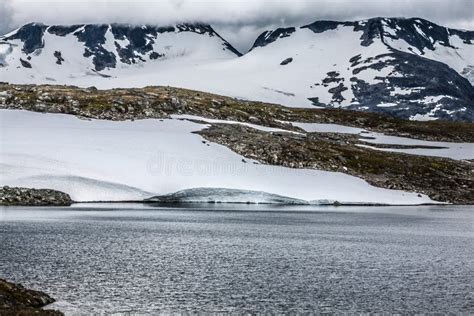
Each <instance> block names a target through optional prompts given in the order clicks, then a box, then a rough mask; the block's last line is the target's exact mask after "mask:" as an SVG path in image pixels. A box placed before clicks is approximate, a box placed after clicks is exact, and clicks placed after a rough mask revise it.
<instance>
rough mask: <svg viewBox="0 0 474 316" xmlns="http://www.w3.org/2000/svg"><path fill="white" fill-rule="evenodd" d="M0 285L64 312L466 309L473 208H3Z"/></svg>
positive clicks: (0, 210) (472, 306)
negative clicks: (32, 292)
mask: <svg viewBox="0 0 474 316" xmlns="http://www.w3.org/2000/svg"><path fill="white" fill-rule="evenodd" d="M0 220H1V222H0V254H1V255H0V277H4V278H6V279H9V280H12V281H15V282H21V283H23V284H24V285H27V286H31V287H34V288H38V289H42V290H45V291H46V292H48V293H49V294H51V295H52V296H53V297H55V298H57V299H58V300H59V302H58V303H56V304H55V306H54V307H56V308H60V309H61V310H63V311H66V312H67V313H71V314H74V313H85V314H88V313H92V312H125V313H126V312H132V313H151V312H155V313H156V312H163V313H166V312H183V311H205V312H232V311H234V312H236V311H239V312H272V313H281V312H307V311H312V312H342V311H347V312H369V311H371V312H403V313H414V312H439V313H446V312H472V311H473V310H474V302H473V297H472V294H471V293H472V284H473V281H474V280H473V276H472V275H473V271H472V270H473V269H472V268H473V267H472V261H473V259H474V258H473V254H472V253H473V251H472V250H473V244H474V243H473V241H474V234H473V223H474V212H473V210H472V209H470V208H469V207H452V206H445V207H443V206H429V207H428V206H424V207H338V208H334V207H314V206H312V207H309V206H294V207H275V206H247V205H196V206H192V207H190V206H187V207H175V208H169V207H161V208H160V207H152V206H146V205H141V204H107V205H103V204H97V205H93V204H84V205H75V206H73V207H70V208H14V207H3V208H0Z"/></svg>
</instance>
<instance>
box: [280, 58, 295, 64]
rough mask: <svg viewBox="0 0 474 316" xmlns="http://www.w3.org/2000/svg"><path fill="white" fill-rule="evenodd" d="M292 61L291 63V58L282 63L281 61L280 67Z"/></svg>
mask: <svg viewBox="0 0 474 316" xmlns="http://www.w3.org/2000/svg"><path fill="white" fill-rule="evenodd" d="M292 61H293V58H292V57H290V58H287V59H285V60H284V61H282V62H281V63H280V65H282V66H284V65H288V64H289V63H291V62H292Z"/></svg>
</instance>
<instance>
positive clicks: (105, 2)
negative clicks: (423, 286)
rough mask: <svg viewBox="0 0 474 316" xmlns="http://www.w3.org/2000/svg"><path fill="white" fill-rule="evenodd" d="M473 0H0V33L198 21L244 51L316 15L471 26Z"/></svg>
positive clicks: (335, 18)
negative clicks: (39, 26)
mask: <svg viewBox="0 0 474 316" xmlns="http://www.w3.org/2000/svg"><path fill="white" fill-rule="evenodd" d="M473 12H474V0H360V1H359V0H155V1H151V0H148V1H143V0H80V1H74V0H0V34H4V33H6V32H7V31H10V30H12V29H14V28H16V27H18V26H20V25H22V24H25V23H28V22H43V23H46V24H74V23H111V22H118V23H138V24H157V25H165V24H172V23H176V22H195V21H202V22H206V23H210V24H212V25H213V26H214V27H215V29H216V30H217V31H218V32H219V33H220V34H221V35H222V36H223V37H224V38H226V39H227V40H228V41H229V42H231V43H232V44H233V45H234V46H236V47H237V48H238V49H240V50H242V51H245V50H246V49H248V47H249V46H250V45H251V44H252V42H253V41H254V40H255V38H256V36H258V34H260V33H261V32H262V31H264V30H266V29H273V28H276V27H280V26H300V25H304V24H307V23H310V22H312V21H315V20H320V19H330V20H357V19H364V18H368V17H374V16H402V17H415V16H416V17H422V18H426V19H428V20H431V21H433V22H436V23H439V24H442V25H445V26H450V27H455V28H463V29H470V30H473V29H474V14H473Z"/></svg>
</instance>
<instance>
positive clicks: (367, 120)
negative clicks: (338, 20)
mask: <svg viewBox="0 0 474 316" xmlns="http://www.w3.org/2000/svg"><path fill="white" fill-rule="evenodd" d="M328 78H332V79H335V80H337V74H332V73H329V74H328ZM1 108H4V109H19V110H29V111H35V112H48V113H64V114H73V115H76V116H79V117H83V118H93V119H102V120H114V121H122V120H136V119H146V118H158V119H161V118H167V117H169V116H170V115H171V114H192V115H198V116H202V117H206V118H211V119H223V120H232V121H238V122H250V123H253V124H258V125H262V126H268V127H277V128H283V129H286V130H298V128H295V127H292V126H291V124H289V123H285V122H306V123H335V124H342V125H346V126H353V127H359V128H363V129H367V130H371V131H374V132H381V133H384V134H386V135H393V136H404V137H411V138H415V139H422V140H430V141H448V142H474V129H473V128H472V126H473V124H472V123H462V122H448V121H441V120H440V121H429V122H418V121H408V120H402V119H397V118H394V117H391V116H388V115H383V114H375V113H369V112H358V111H348V110H343V109H308V108H290V107H285V106H281V105H276V104H269V103H262V102H251V101H243V100H239V99H235V98H230V97H224V96H219V95H215V94H211V93H206V92H200V91H193V90H187V89H179V88H172V87H146V88H134V89H110V90H98V89H96V88H94V87H91V88H85V89H84V88H78V87H73V86H54V85H14V84H6V83H0V109H1Z"/></svg>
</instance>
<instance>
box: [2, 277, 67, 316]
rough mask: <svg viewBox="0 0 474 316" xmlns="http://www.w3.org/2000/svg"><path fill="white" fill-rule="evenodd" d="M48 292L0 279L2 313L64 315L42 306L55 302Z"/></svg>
mask: <svg viewBox="0 0 474 316" xmlns="http://www.w3.org/2000/svg"><path fill="white" fill-rule="evenodd" d="M54 302H55V300H54V299H53V298H52V297H50V296H49V295H48V294H46V293H43V292H39V291H34V290H29V289H26V288H24V287H23V286H22V285H20V284H14V283H10V282H7V281H5V280H3V279H0V315H63V313H61V312H59V311H55V310H43V309H41V308H42V307H44V306H46V305H48V304H51V303H54Z"/></svg>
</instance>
